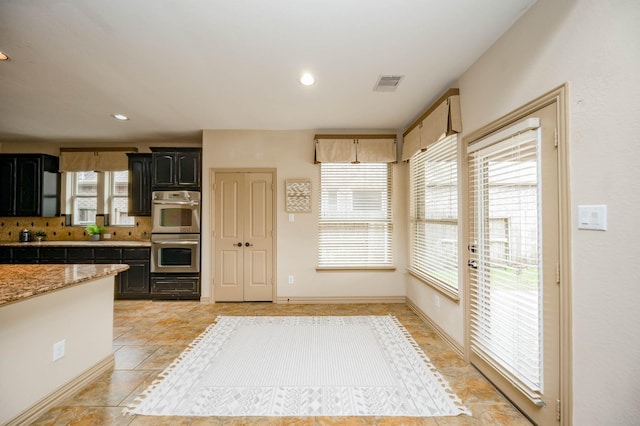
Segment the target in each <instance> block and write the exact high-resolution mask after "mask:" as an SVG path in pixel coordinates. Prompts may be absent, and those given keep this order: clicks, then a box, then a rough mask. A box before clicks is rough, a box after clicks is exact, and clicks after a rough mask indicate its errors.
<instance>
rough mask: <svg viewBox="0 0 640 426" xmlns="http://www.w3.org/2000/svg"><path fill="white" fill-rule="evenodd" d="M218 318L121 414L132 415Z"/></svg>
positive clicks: (204, 335)
mask: <svg viewBox="0 0 640 426" xmlns="http://www.w3.org/2000/svg"><path fill="white" fill-rule="evenodd" d="M220 318H222V315H218V316H217V317H216V319H215V320H214V322H213V323H211V324H209V325H208V326H207V328H205V330H204V331H203V332H202V333H200V335H198V337H196V338H195V339H194V340H193V341H192V342H191V343H189V346H187V347H186V348H185V349H184V350H183V351H182V352H181V353H180V355H178V357H177V358H176V359H174V360H173V361H172V362H171V364H169V366H168V367H167V368H165V369H164V370H163V371H162V372H161V373H160V374H158V376H157V377H156V379H155V380H154V381H153V382H151V384H150V385H149V386H148V387H147V388H146V389H145V390H144V391H143V392H142V393H141V394H140V395H139V396H138V397H136V398H135V399H134V400H133V402H131V403H130V404H129V405H127V406H126V407H125V408H123V410H122V414H127V415H134V414H135V413H134V411H135V410H137V409H138V407H139V406H140V404H142V402H143V401H144V400H145V399H146V398H147V397H148V396H149V395H151V393H152V392H154V391H155V390H156V388H157V387H158V386H159V385H160V384H161V383H162V381H163V380H164V379H165V378H166V377H167V376H169V374H171V373H172V372H173V370H175V368H176V367H177V366H178V365H179V364H180V363H181V362H182V361H183V360H184V359H185V358H186V357H187V356H188V355H189V354H190V353H191V352H192V351H193V349H194V348H196V347H197V346H198V344H199V343H200V342H201V341H202V340H203V339H204V338H205V337H206V336H207V335H209V334H210V333H211V332H212V331H213V329H214V328H215V326H216V325H218V321H219V320H220Z"/></svg>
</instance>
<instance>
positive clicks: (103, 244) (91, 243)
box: [0, 240, 151, 247]
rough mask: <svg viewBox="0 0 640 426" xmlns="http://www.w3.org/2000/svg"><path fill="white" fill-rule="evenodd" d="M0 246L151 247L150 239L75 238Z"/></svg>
mask: <svg viewBox="0 0 640 426" xmlns="http://www.w3.org/2000/svg"><path fill="white" fill-rule="evenodd" d="M0 247H151V241H111V240H100V241H91V240H79V241H78V240H76V241H64V240H59V241H42V242H37V241H31V242H29V243H21V242H18V241H0Z"/></svg>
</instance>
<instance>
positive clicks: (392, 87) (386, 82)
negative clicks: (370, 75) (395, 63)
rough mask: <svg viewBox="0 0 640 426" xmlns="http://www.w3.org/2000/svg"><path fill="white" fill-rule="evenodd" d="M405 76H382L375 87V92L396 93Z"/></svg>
mask: <svg viewBox="0 0 640 426" xmlns="http://www.w3.org/2000/svg"><path fill="white" fill-rule="evenodd" d="M403 77H404V76H403V75H381V76H380V77H379V78H378V81H376V85H375V86H373V91H374V92H395V91H396V88H397V87H398V84H400V80H402V78H403Z"/></svg>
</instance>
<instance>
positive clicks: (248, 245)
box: [244, 241, 253, 247]
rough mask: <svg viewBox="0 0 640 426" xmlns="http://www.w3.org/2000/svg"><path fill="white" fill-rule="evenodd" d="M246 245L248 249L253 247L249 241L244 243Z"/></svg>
mask: <svg viewBox="0 0 640 426" xmlns="http://www.w3.org/2000/svg"><path fill="white" fill-rule="evenodd" d="M244 245H245V246H246V247H253V244H251V243H250V242H249V241H247V242H246V243H244Z"/></svg>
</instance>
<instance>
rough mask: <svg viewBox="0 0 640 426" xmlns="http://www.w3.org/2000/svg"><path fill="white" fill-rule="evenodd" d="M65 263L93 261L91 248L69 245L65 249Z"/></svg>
mask: <svg viewBox="0 0 640 426" xmlns="http://www.w3.org/2000/svg"><path fill="white" fill-rule="evenodd" d="M66 263H81V264H87V263H93V249H92V248H87V247H70V248H68V249H67V262H66Z"/></svg>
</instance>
